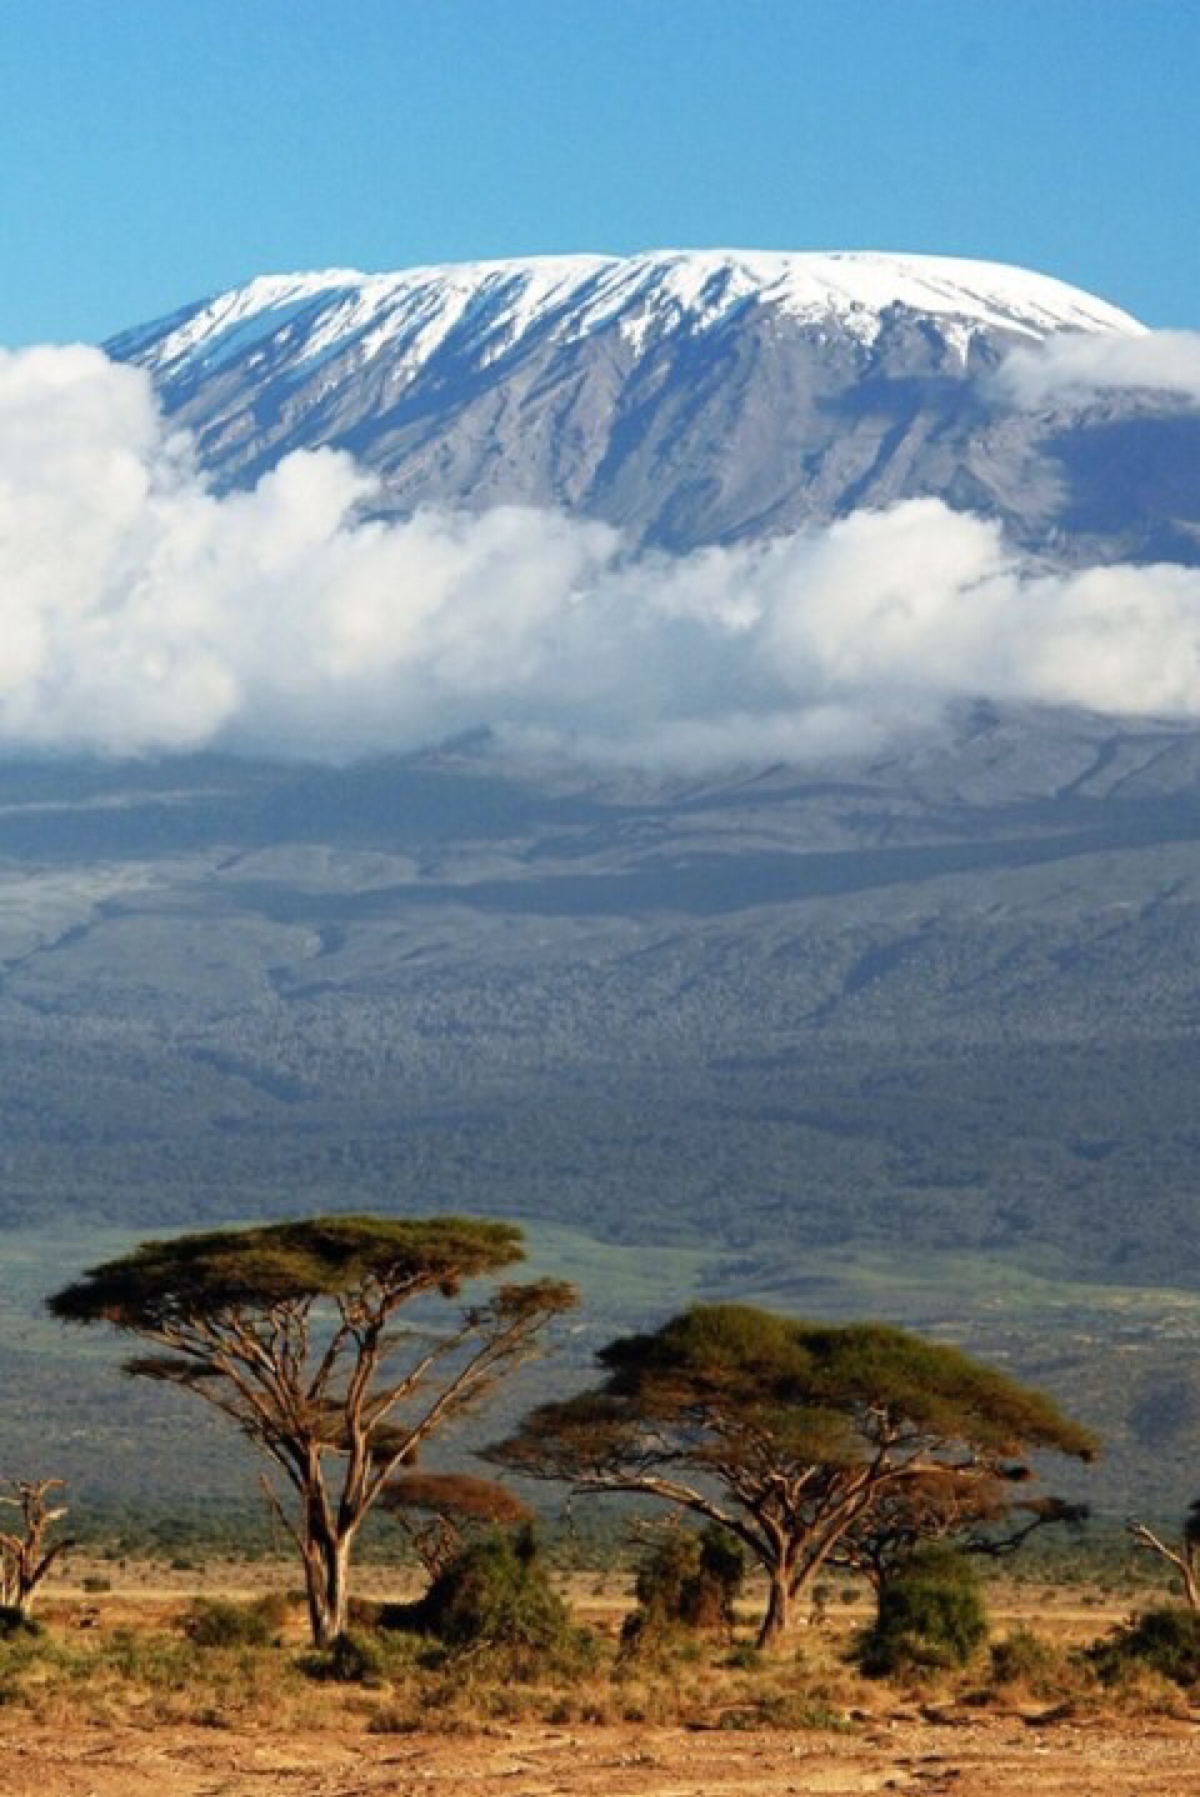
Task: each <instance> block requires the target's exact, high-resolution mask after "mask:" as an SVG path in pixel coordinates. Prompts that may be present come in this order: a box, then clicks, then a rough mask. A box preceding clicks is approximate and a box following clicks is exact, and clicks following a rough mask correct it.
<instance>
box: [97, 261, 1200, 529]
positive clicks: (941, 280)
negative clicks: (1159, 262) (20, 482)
mask: <svg viewBox="0 0 1200 1797" xmlns="http://www.w3.org/2000/svg"><path fill="white" fill-rule="evenodd" d="M1141 330H1142V327H1141V326H1140V325H1139V324H1138V323H1137V322H1136V321H1135V320H1134V319H1132V318H1130V317H1129V316H1128V314H1126V313H1123V312H1121V311H1119V310H1118V309H1117V308H1116V307H1113V306H1110V305H1108V304H1106V303H1105V302H1104V301H1102V300H1098V299H1095V298H1093V297H1092V296H1090V295H1088V294H1085V293H1082V292H1080V291H1078V290H1077V289H1074V288H1071V287H1069V286H1066V285H1064V284H1063V283H1062V282H1059V281H1055V280H1052V279H1050V278H1048V277H1046V276H1042V275H1036V274H1031V273H1028V272H1027V271H1024V270H1020V269H1012V268H1006V267H1001V266H998V265H994V264H990V263H981V262H968V261H961V260H954V259H949V258H939V257H920V256H888V255H873V254H866V253H844V254H828V255H802V254H795V255H790V254H782V253H778V254H767V253H749V252H724V251H703V252H670V253H664V254H660V255H646V256H636V257H630V258H625V259H621V258H614V257H599V256H579V257H554V258H532V259H528V260H525V261H515V262H494V263H468V264H463V265H459V266H447V267H441V268H436V267H435V268H423V269H412V270H409V271H407V272H404V273H399V274H387V275H361V274H357V273H354V272H351V271H345V270H333V271H329V272H325V273H318V274H306V275H292V276H269V277H264V278H261V279H258V280H255V281H251V282H250V283H249V284H248V285H247V286H245V287H242V288H238V289H235V290H233V291H231V292H228V293H225V294H221V295H219V296H217V297H216V298H213V299H208V300H204V301H201V302H199V303H197V304H196V305H193V306H189V307H187V308H185V309H184V310H183V311H182V312H179V313H177V314H175V315H174V316H173V317H171V318H168V319H165V320H161V321H159V322H157V323H155V324H151V325H147V326H143V327H141V328H139V329H136V330H133V331H130V332H127V333H126V334H124V335H123V336H121V337H118V338H116V339H114V341H113V342H112V343H111V344H110V345H108V348H109V349H110V351H111V352H112V353H113V354H114V355H116V356H117V357H119V358H121V359H124V360H128V361H133V362H136V363H138V364H140V365H142V366H144V367H145V368H147V369H148V370H149V371H150V372H151V373H152V375H153V376H154V379H155V381H156V382H157V384H158V386H159V389H160V392H161V394H162V397H163V400H164V403H165V404H166V406H167V408H168V410H169V411H170V412H171V413H172V414H173V415H175V416H176V417H178V418H179V420H180V421H181V422H183V423H186V424H187V425H189V426H190V427H191V428H192V429H193V430H194V431H195V432H196V433H197V438H198V443H199V450H200V454H201V457H202V460H203V462H204V464H205V465H206V466H207V467H208V468H209V469H211V470H212V472H213V473H214V475H215V476H216V477H217V479H218V480H219V481H220V482H221V483H223V484H231V485H236V484H248V483H252V482H253V481H254V480H255V479H257V478H258V476H259V475H260V474H262V473H263V472H264V471H265V470H266V469H268V468H270V467H271V466H273V465H274V464H275V463H276V462H277V461H278V460H279V459H280V458H281V457H282V456H283V455H284V454H286V453H288V452H289V451H290V450H293V449H297V448H314V447H318V446H322V445H332V446H334V447H338V448H343V449H347V450H350V451H352V452H353V453H354V454H355V455H356V456H358V457H359V458H360V459H361V460H362V461H363V462H364V463H365V464H366V465H367V466H369V467H370V468H372V469H374V470H375V471H377V473H378V474H379V475H380V476H381V478H382V482H383V498H382V500H381V509H382V510H384V511H389V512H393V513H398V512H399V513H402V512H407V511H411V510H413V509H415V508H416V507H417V506H419V505H421V504H426V503H439V504H449V505H454V506H467V507H470V508H472V509H482V508H484V507H486V506H489V505H494V504H499V503H506V502H518V503H523V504H531V505H540V506H557V507H562V508H565V509H567V510H569V511H574V512H579V513H582V514H585V515H588V516H596V517H601V518H605V519H608V520H610V521H612V522H614V523H617V524H619V525H621V526H623V527H625V528H626V529H627V530H628V531H629V532H630V533H631V535H632V536H633V537H634V539H635V540H639V541H641V542H644V543H650V544H654V545H658V546H662V547H667V548H670V549H677V550H681V549H688V548H692V547H695V546H697V545H698V544H702V543H708V542H716V541H729V540H732V539H737V538H744V537H754V536H760V535H764V534H770V533H775V532H778V531H783V530H788V529H792V528H795V527H796V526H798V525H801V524H803V523H806V522H810V521H825V520H827V519H830V518H833V517H836V516H839V515H841V514H843V513H845V512H847V511H849V510H852V509H854V508H855V507H856V506H862V505H882V504H887V503H890V502H892V501H895V500H898V499H902V498H907V497H913V496H918V495H927V494H935V495H938V496H940V497H942V498H944V499H946V500H947V501H948V502H949V503H950V504H952V505H955V506H958V507H963V508H969V509H972V510H977V511H981V512H985V513H988V514H992V515H996V516H999V517H1001V518H1003V519H1004V520H1005V522H1006V523H1007V525H1008V527H1009V529H1010V531H1011V532H1012V534H1013V536H1014V538H1015V539H1016V540H1018V541H1020V542H1022V543H1024V544H1026V545H1028V546H1031V547H1034V548H1038V549H1047V548H1049V549H1052V550H1053V552H1054V553H1055V554H1056V555H1058V556H1059V557H1060V558H1065V559H1077V560H1082V559H1112V558H1116V557H1119V556H1130V555H1133V556H1146V557H1149V556H1155V557H1175V558H1177V559H1188V560H1190V559H1193V558H1194V556H1195V554H1197V553H1200V549H1198V545H1197V538H1196V536H1195V534H1194V527H1195V526H1197V525H1198V524H1200V424H1198V421H1197V420H1196V418H1195V417H1194V416H1193V415H1187V414H1185V415H1182V416H1181V415H1179V412H1178V408H1172V407H1171V406H1169V405H1168V406H1166V407H1165V408H1164V407H1162V406H1151V407H1150V408H1149V409H1147V405H1146V401H1145V398H1144V396H1141V397H1139V398H1137V399H1126V400H1125V401H1124V402H1122V403H1121V404H1120V405H1117V406H1115V407H1114V405H1113V404H1112V403H1111V402H1110V403H1107V404H1106V405H1105V406H1103V407H1100V408H1097V407H1095V406H1092V407H1089V408H1087V409H1086V410H1085V411H1084V412H1082V413H1081V412H1080V410H1079V408H1078V407H1076V408H1075V409H1074V410H1067V411H1066V412H1064V411H1063V410H1062V408H1050V409H1043V410H1038V411H1034V412H1030V411H1024V410H1015V409H1014V408H1013V406H1012V405H1011V404H1010V403H1008V402H1007V401H1005V400H1004V399H1003V398H1002V397H1001V396H1000V395H999V393H998V390H997V388H996V387H995V385H994V383H992V381H991V380H990V378H989V377H990V376H991V374H992V373H993V372H994V370H995V368H996V366H997V365H998V363H999V362H1000V360H1001V359H1002V358H1003V356H1004V355H1005V354H1006V353H1008V351H1009V350H1011V349H1012V348H1013V347H1014V346H1016V345H1020V344H1029V343H1031V342H1034V343H1036V342H1038V341H1041V340H1043V339H1045V338H1046V337H1048V336H1051V335H1054V334H1055V333H1059V332H1064V331H1084V332H1118V333H1127V334H1136V333H1139V332H1140V331H1141ZM1131 419H1132V420H1133V421H1134V422H1135V424H1136V426H1137V428H1138V431H1139V432H1140V438H1139V446H1138V448H1139V456H1140V457H1142V458H1144V457H1146V456H1149V457H1150V458H1151V460H1152V461H1153V460H1155V459H1156V458H1157V461H1158V462H1159V463H1161V464H1162V466H1163V467H1164V468H1168V467H1169V468H1171V469H1175V470H1177V469H1178V468H1179V467H1181V466H1182V467H1184V468H1192V469H1194V470H1197V471H1198V472H1196V473H1194V474H1192V475H1185V476H1184V477H1183V478H1182V480H1181V479H1180V478H1179V477H1178V475H1177V474H1176V476H1175V478H1174V479H1173V480H1169V481H1163V482H1158V483H1156V482H1154V481H1151V482H1149V483H1147V482H1142V483H1141V484H1140V485H1139V484H1135V485H1133V486H1130V484H1129V482H1128V481H1127V480H1126V477H1125V467H1124V463H1123V460H1122V457H1121V454H1120V452H1119V443H1118V446H1117V453H1116V454H1115V455H1114V453H1113V450H1112V444H1113V432H1114V430H1115V431H1116V432H1117V434H1118V438H1119V435H1120V432H1121V431H1122V430H1124V429H1126V428H1127V427H1128V425H1129V421H1130V420H1131Z"/></svg>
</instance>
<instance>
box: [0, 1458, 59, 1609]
mask: <svg viewBox="0 0 1200 1797" xmlns="http://www.w3.org/2000/svg"><path fill="white" fill-rule="evenodd" d="M62 1489H63V1481H62V1480H61V1479H13V1480H12V1481H11V1485H10V1490H11V1493H12V1495H11V1496H3V1497H0V1504H3V1505H4V1506H5V1507H6V1508H8V1509H11V1510H15V1511H16V1512H17V1514H18V1516H19V1518H20V1530H19V1532H18V1530H17V1529H11V1530H0V1604H2V1605H3V1606H4V1608H5V1609H8V1610H15V1611H16V1612H17V1614H18V1615H20V1616H23V1617H25V1618H26V1619H28V1617H29V1616H30V1614H31V1612H32V1610H33V1600H34V1597H35V1595H36V1593H37V1588H38V1586H39V1585H40V1584H41V1582H42V1580H43V1579H44V1578H45V1576H46V1574H47V1573H48V1572H49V1571H50V1568H51V1567H52V1566H53V1565H54V1562H55V1561H56V1560H58V1559H59V1558H61V1556H62V1555H63V1554H65V1553H66V1551H67V1549H68V1548H69V1547H73V1546H74V1542H72V1541H69V1540H60V1541H56V1542H53V1543H52V1544H51V1545H49V1546H47V1543H46V1537H47V1535H48V1534H49V1532H50V1530H51V1529H52V1528H53V1527H54V1525H55V1523H57V1522H61V1520H62V1518H63V1517H64V1516H65V1515H66V1514H67V1507H66V1505H65V1504H55V1503H54V1502H53V1501H52V1500H51V1496H50V1494H51V1492H54V1491H61V1490H62Z"/></svg>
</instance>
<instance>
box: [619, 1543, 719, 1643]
mask: <svg viewBox="0 0 1200 1797" xmlns="http://www.w3.org/2000/svg"><path fill="white" fill-rule="evenodd" d="M745 1579H746V1557H745V1554H744V1553H743V1552H742V1548H741V1544H740V1543H739V1542H738V1541H736V1540H735V1539H734V1537H733V1536H732V1535H730V1534H729V1532H728V1530H726V1529H721V1528H718V1527H716V1526H715V1525H711V1526H710V1527H709V1528H707V1529H705V1530H704V1531H703V1532H702V1533H696V1531H694V1530H691V1529H678V1530H675V1531H673V1532H672V1533H671V1534H670V1535H668V1536H666V1538H665V1539H664V1540H662V1541H661V1542H660V1543H659V1544H658V1545H657V1546H656V1547H655V1548H654V1549H653V1550H652V1551H651V1552H650V1553H649V1554H647V1556H646V1558H645V1559H644V1560H643V1562H642V1564H641V1566H640V1568H639V1569H638V1575H637V1582H636V1584H635V1586H634V1595H635V1597H636V1598H637V1601H638V1613H635V1615H634V1617H633V1618H631V1619H630V1620H631V1623H633V1624H634V1625H635V1627H634V1628H631V1629H630V1630H629V1631H628V1632H629V1633H631V1634H632V1633H635V1632H639V1631H640V1630H641V1629H644V1628H645V1627H647V1626H650V1627H653V1626H655V1625H657V1626H660V1627H662V1626H665V1627H680V1628H685V1629H696V1630H713V1631H719V1632H720V1633H722V1634H730V1633H732V1630H733V1622H734V1604H735V1602H736V1600H737V1597H738V1594H739V1592H740V1591H741V1589H742V1586H743V1584H744V1583H745Z"/></svg>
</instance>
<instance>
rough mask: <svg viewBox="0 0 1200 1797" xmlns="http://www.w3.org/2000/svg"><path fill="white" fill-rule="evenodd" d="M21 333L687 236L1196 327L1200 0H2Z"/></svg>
mask: <svg viewBox="0 0 1200 1797" xmlns="http://www.w3.org/2000/svg"><path fill="white" fill-rule="evenodd" d="M0 72H2V75H3V93H4V113H3V117H2V119H0V171H2V174H0V179H2V183H3V185H2V187H0V250H2V253H3V258H4V269H5V275H6V279H5V282H4V288H3V293H2V295H0V343H9V344H15V343H22V342H30V341H34V340H39V339H43V340H44V339H63V338H69V337H83V338H99V337H103V336H104V335H105V334H106V333H108V332H110V331H112V330H115V329H118V328H120V327H121V326H124V325H128V324H132V323H135V322H138V321H141V320H143V319H147V318H151V317H154V316H156V315H158V314H159V313H162V312H165V311H169V310H171V309H172V308H174V307H175V306H176V305H179V304H182V303H184V302H185V301H187V300H189V299H192V298H195V297H198V296H199V295H200V294H202V293H205V292H208V291H211V290H212V289H215V288H218V287H221V286H225V285H229V284H232V283H234V282H236V281H239V280H242V279H244V278H246V277H247V276H249V275H251V274H253V273H256V272H262V271H265V270H276V269H288V268H311V267H325V266H331V265H346V266H357V267H364V268H389V267H402V266H404V265H405V264H407V263H413V262H428V261H442V260H450V259H456V258H466V257H477V256H502V255H516V254H526V253H533V252H536V251H564V250H584V249H605V250H616V251H624V250H635V249H646V248H655V247H661V246H665V245H671V246H680V245H685V246H686V245H702V244H708V245H738V246H753V247H770V248H797V249H832V248H879V249H909V250H923V251H929V252H935V253H937V252H941V253H946V254H955V255H971V256H983V257H992V258H995V259H997V260H1001V261H1011V262H1018V263H1023V264H1026V265H1028V266H1030V267H1035V268H1040V269H1043V270H1045V271H1046V272H1048V273H1052V274H1057V275H1059V276H1061V277H1062V278H1064V279H1066V280H1070V281H1074V282H1076V283H1078V284H1079V285H1080V286H1083V287H1087V288H1090V289H1092V290H1094V291H1096V292H1098V293H1101V294H1103V295H1104V296H1105V297H1106V298H1109V299H1112V300H1115V301H1116V302H1117V303H1119V304H1122V305H1125V306H1127V307H1128V308H1129V309H1130V310H1132V311H1134V312H1136V313H1137V314H1139V315H1140V316H1141V317H1143V318H1144V319H1146V321H1147V322H1149V323H1151V324H1157V325H1182V326H1190V327H1196V326H1200V229H1198V223H1200V205H1198V203H1197V184H1198V183H1197V177H1198V175H1200V124H1198V122H1197V94H1198V92H1200V5H1198V4H1197V3H1196V0H0Z"/></svg>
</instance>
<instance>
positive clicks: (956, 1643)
mask: <svg viewBox="0 0 1200 1797" xmlns="http://www.w3.org/2000/svg"><path fill="white" fill-rule="evenodd" d="M986 1638H987V1613H986V1611H985V1609H984V1604H983V1592H982V1589H981V1587H980V1583H979V1575H978V1573H977V1572H976V1570H975V1567H974V1565H973V1563H972V1562H971V1561H970V1560H968V1559H967V1558H966V1556H965V1555H963V1554H957V1553H955V1552H954V1551H953V1549H951V1548H945V1547H929V1548H923V1549H921V1550H920V1551H919V1552H918V1553H916V1554H914V1555H913V1557H912V1559H911V1560H910V1561H909V1563H908V1564H907V1565H906V1566H905V1567H904V1568H903V1569H902V1570H901V1571H899V1572H897V1573H896V1574H895V1575H894V1576H893V1577H892V1578H890V1579H889V1580H888V1581H887V1583H886V1584H885V1585H884V1587H883V1589H882V1591H881V1592H880V1595H879V1609H878V1613H877V1615H876V1618H875V1621H874V1623H873V1624H872V1625H871V1627H870V1628H868V1629H866V1630H864V1631H863V1633H862V1635H861V1636H860V1638H859V1642H858V1650H857V1651H858V1662H859V1665H860V1667H861V1668H862V1670H863V1671H864V1672H865V1673H867V1674H868V1676H870V1677H872V1678H888V1677H891V1676H892V1675H893V1674H895V1673H903V1672H911V1671H921V1670H932V1669H936V1668H939V1667H949V1666H965V1665H966V1663H967V1661H968V1660H969V1659H970V1657H971V1655H972V1654H973V1653H974V1652H975V1649H976V1648H977V1647H979V1646H980V1645H981V1643H982V1642H983V1641H984V1640H985V1639H986Z"/></svg>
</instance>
